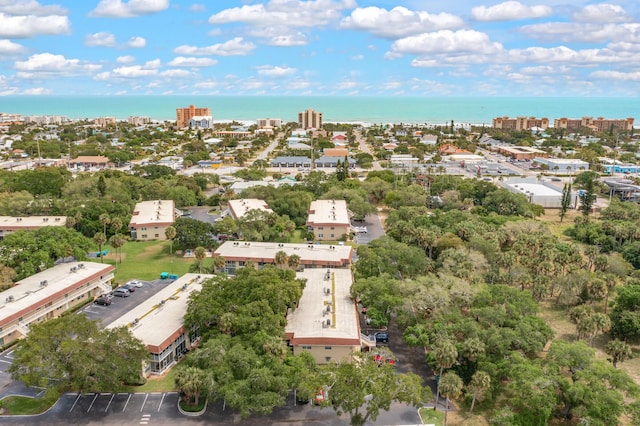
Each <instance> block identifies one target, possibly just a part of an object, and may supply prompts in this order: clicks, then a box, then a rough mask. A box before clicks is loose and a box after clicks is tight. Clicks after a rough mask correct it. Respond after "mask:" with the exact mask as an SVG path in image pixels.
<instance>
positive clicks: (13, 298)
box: [5, 296, 15, 303]
mask: <svg viewBox="0 0 640 426" xmlns="http://www.w3.org/2000/svg"><path fill="white" fill-rule="evenodd" d="M14 300H15V297H13V296H9V297H7V298H6V299H5V301H6V302H7V303H11V302H13V301H14Z"/></svg>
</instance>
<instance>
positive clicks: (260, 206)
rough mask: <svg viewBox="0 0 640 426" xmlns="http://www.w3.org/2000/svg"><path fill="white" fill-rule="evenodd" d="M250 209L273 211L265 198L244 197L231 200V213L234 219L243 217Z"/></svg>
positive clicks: (264, 211)
mask: <svg viewBox="0 0 640 426" xmlns="http://www.w3.org/2000/svg"><path fill="white" fill-rule="evenodd" d="M249 210H259V211H261V212H263V213H273V210H271V209H270V208H269V205H268V204H267V202H266V201H264V200H258V199H257V198H242V199H239V200H229V215H230V216H231V218H232V219H234V220H236V219H240V218H243V217H244V216H245V215H246V214H247V213H248V212H249Z"/></svg>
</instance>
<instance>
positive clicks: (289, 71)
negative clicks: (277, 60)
mask: <svg viewBox="0 0 640 426" xmlns="http://www.w3.org/2000/svg"><path fill="white" fill-rule="evenodd" d="M257 69H258V74H259V75H263V76H266V77H279V78H280V77H289V76H291V75H293V74H295V73H296V72H297V71H298V70H297V69H295V68H291V67H287V66H284V67H278V66H274V65H263V66H260V67H257Z"/></svg>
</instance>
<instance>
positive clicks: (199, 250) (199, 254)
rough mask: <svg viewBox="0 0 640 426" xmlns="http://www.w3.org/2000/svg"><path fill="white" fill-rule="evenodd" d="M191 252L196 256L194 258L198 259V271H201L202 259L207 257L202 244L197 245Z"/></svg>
mask: <svg viewBox="0 0 640 426" xmlns="http://www.w3.org/2000/svg"><path fill="white" fill-rule="evenodd" d="M193 254H194V255H195V256H196V260H197V261H198V272H199V273H202V261H203V260H204V258H205V257H207V250H206V249H205V248H204V247H202V246H198V247H196V249H195V250H194V251H193Z"/></svg>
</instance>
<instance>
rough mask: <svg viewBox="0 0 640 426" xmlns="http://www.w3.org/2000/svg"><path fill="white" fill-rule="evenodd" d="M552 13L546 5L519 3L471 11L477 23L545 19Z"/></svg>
mask: <svg viewBox="0 0 640 426" xmlns="http://www.w3.org/2000/svg"><path fill="white" fill-rule="evenodd" d="M551 12H552V10H551V8H550V7H549V6H545V5H538V6H526V5H524V4H522V3H520V2H518V1H506V2H504V3H500V4H496V5H494V6H490V7H486V6H477V7H474V8H472V9H471V16H473V19H475V20H477V21H513V20H517V19H531V18H543V17H545V16H549V15H551Z"/></svg>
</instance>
